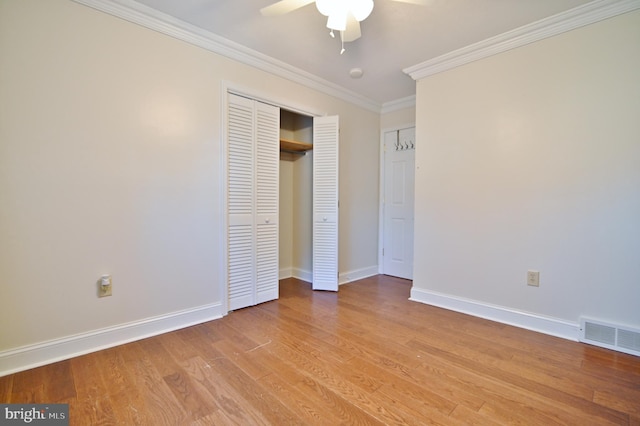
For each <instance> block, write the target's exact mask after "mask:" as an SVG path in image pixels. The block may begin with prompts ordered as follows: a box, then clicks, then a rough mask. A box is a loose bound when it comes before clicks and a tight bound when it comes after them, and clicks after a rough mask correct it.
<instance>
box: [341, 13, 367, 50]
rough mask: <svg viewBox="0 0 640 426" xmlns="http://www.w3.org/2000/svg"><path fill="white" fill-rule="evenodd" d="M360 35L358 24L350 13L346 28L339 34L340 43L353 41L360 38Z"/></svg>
mask: <svg viewBox="0 0 640 426" xmlns="http://www.w3.org/2000/svg"><path fill="white" fill-rule="evenodd" d="M361 35H362V33H361V32H360V22H358V20H357V19H356V18H354V17H353V15H352V14H351V13H349V15H348V16H347V28H346V29H345V30H344V31H341V32H340V37H342V41H344V42H345V43H348V42H350V41H354V40H357V39H359V38H360V36H361Z"/></svg>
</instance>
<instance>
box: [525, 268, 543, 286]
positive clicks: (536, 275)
mask: <svg viewBox="0 0 640 426" xmlns="http://www.w3.org/2000/svg"><path fill="white" fill-rule="evenodd" d="M527 285H530V286H533V287H540V271H532V270H528V271H527Z"/></svg>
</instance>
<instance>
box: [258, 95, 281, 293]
mask: <svg viewBox="0 0 640 426" xmlns="http://www.w3.org/2000/svg"><path fill="white" fill-rule="evenodd" d="M256 123H257V126H256V201H257V202H256V303H262V302H266V301H268V300H273V299H277V298H278V278H279V273H278V268H279V265H278V200H279V198H278V193H279V176H280V168H279V167H280V109H279V108H277V107H274V106H271V105H267V104H263V103H261V102H256Z"/></svg>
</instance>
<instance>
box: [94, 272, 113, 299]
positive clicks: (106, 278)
mask: <svg viewBox="0 0 640 426" xmlns="http://www.w3.org/2000/svg"><path fill="white" fill-rule="evenodd" d="M97 284H98V297H107V296H111V286H112V283H111V275H103V276H102V277H100V279H99V280H98V283H97Z"/></svg>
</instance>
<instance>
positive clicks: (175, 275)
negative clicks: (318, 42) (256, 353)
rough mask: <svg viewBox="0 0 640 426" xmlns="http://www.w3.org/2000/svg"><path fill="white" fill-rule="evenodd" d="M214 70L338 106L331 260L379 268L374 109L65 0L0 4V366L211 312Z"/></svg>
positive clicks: (218, 82)
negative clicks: (101, 281) (26, 354)
mask: <svg viewBox="0 0 640 426" xmlns="http://www.w3.org/2000/svg"><path fill="white" fill-rule="evenodd" d="M223 81H226V82H231V83H233V84H238V85H240V86H242V87H246V88H250V89H252V90H256V91H258V92H260V93H261V94H265V95H267V96H273V97H274V98H275V99H277V100H285V101H287V102H290V103H291V104H296V105H303V106H308V107H309V108H312V109H314V110H319V111H326V112H327V113H331V114H338V115H340V117H341V126H342V129H341V130H342V141H341V143H342V145H341V152H340V159H341V166H340V172H341V177H342V178H343V179H342V182H341V185H340V189H341V191H342V204H341V206H342V207H343V209H342V212H341V216H340V219H341V221H342V222H341V227H340V231H341V234H340V247H341V250H342V252H341V256H340V271H347V272H348V271H351V270H360V269H362V268H367V267H370V266H374V265H376V262H377V258H376V250H375V246H376V241H377V240H376V229H377V190H378V186H377V164H378V157H377V153H378V147H377V140H378V129H379V115H378V114H376V113H373V112H370V111H367V110H363V109H362V108H360V107H357V106H354V105H352V104H349V103H346V102H344V101H341V100H337V99H335V98H332V97H330V96H327V95H324V94H323V93H320V92H318V91H314V90H311V89H309V88H306V87H302V86H300V85H298V84H294V83H292V82H290V81H287V80H284V79H282V78H278V77H276V76H274V75H270V74H267V73H265V72H262V71H259V70H257V69H254V68H251V67H249V66H245V65H242V64H239V63H237V62H234V61H232V60H230V59H226V58H224V57H221V56H218V55H216V54H213V53H211V52H208V51H206V50H203V49H200V48H197V47H194V46H191V45H189V44H186V43H184V42H181V41H178V40H175V39H173V38H171V37H168V36H165V35H162V34H159V33H156V32H153V31H151V30H148V29H144V28H142V27H138V26H136V25H134V24H131V23H129V22H126V21H124V20H121V19H118V18H115V17H112V16H110V15H107V14H104V13H101V12H98V11H95V10H93V9H90V8H88V7H85V6H82V5H79V4H77V3H73V2H71V1H67V0H49V1H46V2H43V1H39V0H21V1H12V2H1V3H0V197H1V199H0V205H1V206H2V208H1V209H0V285H1V287H0V291H1V292H2V297H0V330H2V332H1V334H0V362H1V361H2V357H3V355H7V351H9V352H11V353H12V354H13V355H15V354H16V351H17V352H18V356H19V355H20V354H19V352H20V350H21V348H23V347H24V346H25V345H33V344H39V343H41V342H46V341H49V340H51V339H61V338H67V337H70V336H75V335H78V334H83V333H84V334H83V335H85V334H86V333H89V334H91V333H94V332H97V331H99V330H105V329H106V328H109V330H112V329H111V328H112V327H114V328H118V327H122V326H124V325H126V324H130V323H137V322H140V321H142V320H145V319H152V318H157V317H158V316H166V315H171V314H172V313H175V312H183V311H190V310H198V309H200V308H203V311H206V314H207V315H213V316H215V315H216V313H218V312H219V310H216V309H217V308H219V306H220V304H221V300H220V294H221V281H220V279H221V276H222V274H221V261H222V259H221V257H220V253H221V248H222V245H223V241H221V235H220V223H221V219H222V214H223V212H222V207H221V203H220V197H221V188H220V186H221V176H220V165H221V158H220V153H221V140H220V139H221V134H222V129H221V119H222V112H221V110H220V108H221V105H222V102H221V96H222V93H221V90H222V86H223V84H222V82H223ZM372 141H373V143H371V142H372ZM103 273H111V274H113V296H112V297H109V298H102V299H99V298H97V296H96V286H95V282H96V281H97V279H98V278H99V276H100V275H101V274H103ZM45 346H46V345H45ZM2 351H4V352H2ZM13 355H12V356H13ZM2 367H6V365H3V366H0V371H1V370H2V369H3V368H2ZM7 368H9V367H7Z"/></svg>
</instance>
